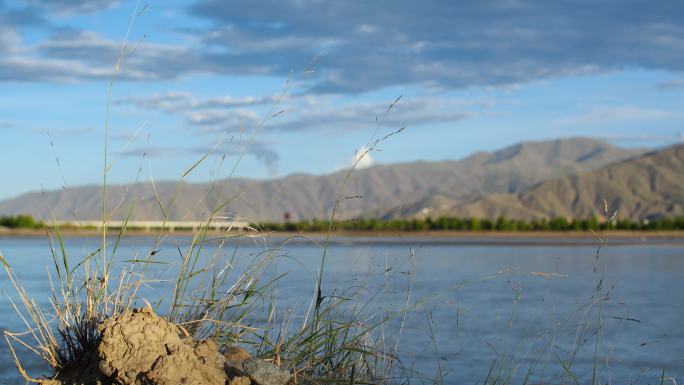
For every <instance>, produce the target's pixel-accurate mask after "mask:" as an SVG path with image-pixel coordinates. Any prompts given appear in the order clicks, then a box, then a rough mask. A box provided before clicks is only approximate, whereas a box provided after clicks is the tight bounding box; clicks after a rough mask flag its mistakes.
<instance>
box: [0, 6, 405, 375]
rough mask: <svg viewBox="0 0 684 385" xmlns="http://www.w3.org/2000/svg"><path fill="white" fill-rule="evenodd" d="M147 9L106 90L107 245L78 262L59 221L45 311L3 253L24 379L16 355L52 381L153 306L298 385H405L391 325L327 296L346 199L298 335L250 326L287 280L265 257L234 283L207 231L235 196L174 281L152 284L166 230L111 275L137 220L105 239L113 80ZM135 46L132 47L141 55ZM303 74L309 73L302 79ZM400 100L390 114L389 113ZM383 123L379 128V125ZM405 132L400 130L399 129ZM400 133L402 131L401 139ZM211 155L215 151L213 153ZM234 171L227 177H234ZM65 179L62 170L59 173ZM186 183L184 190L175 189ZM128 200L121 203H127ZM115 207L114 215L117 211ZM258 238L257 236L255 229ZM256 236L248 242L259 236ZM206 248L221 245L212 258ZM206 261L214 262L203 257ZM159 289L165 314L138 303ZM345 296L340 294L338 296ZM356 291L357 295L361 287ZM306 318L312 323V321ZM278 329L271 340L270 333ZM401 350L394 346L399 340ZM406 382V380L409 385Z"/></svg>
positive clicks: (199, 235) (184, 257)
mask: <svg viewBox="0 0 684 385" xmlns="http://www.w3.org/2000/svg"><path fill="white" fill-rule="evenodd" d="M144 10H145V7H143V8H142V9H141V10H138V9H136V10H135V12H134V15H133V17H132V19H131V23H130V25H129V28H128V32H127V34H126V39H125V40H124V44H123V46H122V49H121V52H120V55H119V58H118V60H117V63H116V65H115V70H114V74H113V75H112V78H111V81H110V84H109V89H108V92H107V107H106V112H105V124H104V152H103V158H104V166H103V185H102V226H101V228H102V237H101V243H100V246H99V248H98V249H97V250H94V251H92V252H90V253H88V254H87V255H85V256H83V257H82V258H80V259H78V260H77V261H76V262H75V263H74V262H73V261H72V260H73V258H72V256H71V255H69V254H68V251H67V248H66V246H65V242H64V238H63V236H62V234H61V230H60V227H59V226H58V225H57V223H56V220H54V218H53V223H52V224H51V225H50V224H49V223H48V226H46V235H47V238H48V239H49V242H50V252H51V255H52V261H53V269H52V272H48V278H49V280H50V283H51V294H50V298H49V305H48V306H41V305H40V304H39V302H38V301H36V300H35V299H33V298H32V297H31V296H30V295H29V294H28V293H27V292H26V291H25V290H24V289H23V286H22V284H21V282H20V280H19V279H18V277H17V276H16V274H15V273H14V271H13V270H12V268H11V266H10V265H9V264H8V263H7V261H6V260H5V259H4V258H3V257H2V255H0V262H1V263H2V264H3V265H4V267H5V269H6V271H7V274H8V276H9V277H10V280H11V282H12V284H13V285H14V287H15V289H16V291H17V294H18V295H17V297H18V303H15V302H12V306H13V307H14V310H15V311H16V313H17V315H18V317H19V318H20V319H21V320H22V322H23V324H24V326H25V327H26V330H25V331H24V332H18V333H17V332H9V331H5V338H6V340H7V343H8V346H9V347H10V349H11V352H12V354H13V357H14V361H15V365H16V366H17V368H18V370H19V372H20V373H21V375H22V376H23V377H24V378H25V379H26V380H27V381H30V382H39V381H40V379H38V378H34V377H32V376H31V374H30V373H28V372H27V371H26V369H25V368H24V366H23V365H22V362H21V360H20V359H19V356H18V354H17V347H18V346H21V347H22V348H24V349H28V350H29V351H30V352H31V353H33V354H34V355H35V356H37V358H39V359H41V360H42V361H44V362H45V363H47V364H48V365H49V366H50V367H51V368H52V369H53V370H54V372H55V373H60V372H62V371H65V370H68V369H70V368H73V367H78V365H79V364H80V363H81V361H82V360H83V359H84V356H85V355H86V354H88V353H90V352H92V351H94V349H96V347H97V344H98V343H99V341H100V334H99V331H98V325H99V324H100V323H101V322H102V321H103V320H104V319H107V318H109V317H113V316H116V315H118V314H121V313H123V312H124V311H127V310H129V309H131V308H133V307H138V306H141V305H142V304H147V305H149V306H152V307H153V308H155V309H157V310H158V311H160V312H161V313H162V315H163V316H164V317H166V319H168V320H169V321H171V322H174V323H176V324H178V325H181V326H183V328H184V329H185V330H187V331H188V333H189V334H190V335H192V336H193V337H195V338H213V339H215V340H217V341H219V342H220V343H222V344H224V345H233V344H247V345H249V346H252V347H253V351H254V353H255V354H256V355H258V356H259V357H262V358H266V359H271V360H273V361H274V362H275V363H276V364H278V365H282V366H284V367H286V368H288V369H289V370H291V371H292V373H293V374H294V382H295V383H303V384H304V383H339V382H344V383H349V384H359V383H373V384H381V383H383V384H384V383H399V382H402V381H401V378H402V377H401V365H400V362H399V360H398V358H397V356H396V353H395V351H396V347H397V344H386V343H384V339H382V338H380V339H378V331H379V327H380V326H381V325H382V324H383V323H385V322H386V321H387V319H388V318H389V317H388V315H377V314H375V315H366V313H365V307H364V306H356V307H354V308H353V310H352V311H351V312H349V311H347V310H344V311H343V310H342V309H341V308H342V306H340V305H341V304H343V303H346V302H348V300H346V299H342V298H350V297H353V295H352V294H353V293H350V292H347V291H346V290H341V291H338V293H340V294H338V295H333V294H330V295H328V296H324V295H323V292H324V288H323V277H324V274H323V271H324V268H325V265H326V258H327V255H328V244H329V241H330V234H331V233H332V231H333V230H334V223H335V220H336V213H337V212H338V210H339V208H340V204H341V203H342V202H343V201H344V197H340V199H338V200H337V202H336V203H335V206H334V207H333V209H332V215H331V221H330V228H329V229H328V236H327V237H326V239H325V242H324V247H323V254H322V258H321V263H320V269H319V274H318V279H317V281H316V295H315V298H313V300H312V304H313V316H312V317H311V320H310V321H305V322H304V323H303V325H301V327H298V328H296V329H294V330H293V329H291V328H290V327H291V326H292V323H291V322H288V321H283V322H279V320H280V318H279V317H278V316H276V315H275V314H273V313H272V314H270V316H269V319H268V323H267V325H265V326H260V327H256V326H253V325H252V322H253V321H252V320H251V318H253V317H254V315H255V313H256V312H257V311H258V306H259V305H260V304H261V305H263V304H264V303H265V301H266V300H265V299H266V298H267V291H268V290H269V288H270V287H271V286H272V285H273V284H274V283H275V282H276V281H277V280H278V279H280V278H282V276H277V277H274V278H270V279H267V278H265V273H266V272H267V271H268V269H269V268H270V266H272V263H273V261H274V259H275V257H276V256H275V253H274V252H272V251H270V250H268V249H267V250H265V251H264V252H263V253H261V254H260V255H258V256H257V258H255V259H254V260H253V261H252V263H250V264H249V265H248V266H247V267H246V268H245V269H244V270H243V271H241V272H237V277H232V274H231V273H233V272H235V271H234V266H235V265H236V263H235V260H234V258H235V257H236V256H235V255H233V259H230V260H228V261H225V260H223V259H222V258H221V255H222V250H223V249H224V247H225V246H226V245H227V244H229V243H230V242H231V240H232V237H233V236H234V235H232V234H229V233H222V234H219V236H218V237H213V238H212V237H209V230H208V226H209V224H210V223H211V222H212V221H214V220H216V219H217V218H218V217H220V216H221V215H222V211H223V210H225V208H226V206H227V205H228V204H229V203H230V202H231V200H232V199H234V198H235V196H233V197H229V198H227V199H225V201H224V202H223V203H221V204H219V205H217V206H216V207H215V209H214V210H213V211H212V212H211V213H209V214H208V216H207V219H206V220H205V221H204V225H203V226H201V227H200V229H199V230H198V231H197V232H196V233H195V234H194V236H193V237H192V240H191V242H190V245H189V246H188V248H187V249H186V250H185V251H181V250H180V248H179V249H178V251H179V254H180V257H181V258H180V265H179V267H178V270H177V272H176V274H175V278H174V279H173V280H171V281H160V280H155V279H151V278H150V277H149V276H148V268H149V266H150V265H151V264H154V263H158V262H157V261H155V259H154V255H155V254H156V250H158V249H159V248H160V245H161V244H162V243H163V242H164V241H165V240H166V238H167V234H166V233H165V232H164V229H163V226H162V229H161V230H160V231H159V233H158V234H157V236H156V238H155V240H154V241H153V243H152V245H150V246H151V247H150V252H149V253H148V254H147V255H146V256H144V257H143V258H137V259H128V260H127V261H126V262H124V264H123V265H122V269H121V271H120V273H115V271H116V270H115V269H114V266H115V262H117V258H118V252H119V248H120V246H121V243H122V242H123V240H124V234H125V231H126V223H127V222H128V220H129V219H130V218H131V215H132V213H133V212H134V206H133V205H132V204H131V205H130V206H129V207H127V208H126V212H125V214H124V217H125V220H124V225H123V226H122V227H121V228H120V229H119V232H118V234H117V235H116V236H115V237H114V238H113V239H110V238H108V231H107V224H108V221H109V218H111V217H112V216H113V213H110V212H109V208H108V207H107V178H108V174H109V171H110V169H111V167H112V165H113V164H112V163H110V160H109V158H108V136H109V114H110V104H111V98H112V91H113V86H114V83H115V79H116V77H117V74H118V73H119V71H120V70H121V67H122V65H123V63H124V59H125V58H126V56H127V55H128V54H129V53H130V52H131V51H132V50H131V49H129V47H128V46H127V44H126V41H127V39H128V34H129V33H130V31H131V29H132V27H133V25H134V22H135V20H136V18H137V17H139V16H140V15H142V13H143V11H144ZM135 48H136V47H134V49H135ZM304 72H305V73H306V72H307V70H305V71H304ZM289 84H290V82H289V79H288V82H287V83H286V86H285V88H284V91H283V94H281V96H280V97H279V98H277V100H276V101H275V102H274V103H273V106H272V108H271V110H270V111H269V112H268V113H267V114H266V116H265V117H264V119H263V121H262V122H261V124H260V125H259V126H258V127H257V128H256V129H255V131H254V134H253V135H252V136H251V137H250V138H249V141H248V146H249V144H251V143H252V142H253V140H254V137H255V135H256V134H257V133H258V132H259V131H260V130H261V128H262V127H263V126H264V124H265V123H266V122H267V121H268V120H269V119H271V118H273V117H275V116H277V115H279V114H280V112H276V109H275V108H276V106H277V104H278V103H279V101H280V99H281V98H282V97H283V95H284V94H285V92H287V90H288V87H289ZM398 101H399V100H398V99H397V100H396V101H395V102H394V103H392V105H390V107H389V108H388V110H387V111H386V113H385V115H386V114H387V113H389V111H390V110H391V109H392V107H393V106H394V104H396V102H398ZM383 121H384V116H383V117H382V119H380V121H379V123H378V128H379V127H380V126H381V125H382V122H383ZM378 128H376V131H375V132H374V133H373V137H372V138H371V141H370V142H369V145H368V146H366V147H364V153H363V154H362V155H361V156H358V157H357V163H356V164H358V162H359V161H360V160H361V159H362V158H363V157H364V156H366V154H367V153H368V152H370V151H371V150H372V149H373V148H374V147H375V146H376V145H377V144H378V143H379V142H380V141H382V140H384V139H386V138H387V137H389V136H391V135H393V134H394V133H396V132H394V133H392V134H389V135H387V136H384V137H382V138H380V139H375V135H376V133H377V130H378ZM399 131H401V130H399ZM397 132H398V131H397ZM246 151H247V147H246V148H245V149H244V150H243V152H242V154H241V155H240V156H239V157H238V159H237V161H236V164H235V167H236V166H237V164H238V163H239V162H240V160H241V159H242V157H243V156H244V154H245V153H246ZM210 152H211V151H210ZM210 152H209V153H207V154H205V155H204V156H202V157H201V158H200V159H199V160H198V161H197V162H195V163H194V164H193V165H192V166H191V167H189V168H188V170H186V171H185V172H184V173H183V174H182V175H181V178H180V182H182V181H183V180H184V179H185V177H186V176H187V175H189V174H190V173H191V172H192V171H193V170H195V169H196V168H197V167H198V166H199V165H200V164H201V163H202V162H203V161H204V160H205V159H207V157H208V156H209V155H210ZM356 164H354V165H353V166H352V167H351V169H350V170H349V172H348V173H347V174H346V176H345V179H344V180H343V181H342V182H341V183H340V186H339V192H340V194H341V193H342V191H343V187H344V185H345V184H346V181H347V180H348V179H349V177H350V176H351V173H352V171H353V170H354V169H355V167H356ZM235 167H233V169H232V170H231V173H230V175H231V176H232V174H233V172H234V170H235ZM60 171H61V169H60ZM179 185H180V183H179ZM152 186H153V190H154V193H155V199H156V200H157V203H158V206H159V210H160V212H161V214H162V217H163V220H164V222H166V221H168V220H169V215H170V214H169V213H170V212H171V208H172V206H173V204H174V201H175V197H176V195H177V193H178V190H176V193H174V194H173V196H172V197H171V199H170V201H169V202H166V203H164V202H163V201H162V199H161V198H160V196H159V195H158V194H157V192H156V188H154V183H153V184H152ZM122 202H123V201H122ZM120 208H121V207H120V206H117V207H115V210H118V209H120ZM252 230H253V229H252ZM256 235H258V234H257V232H256V231H252V232H251V233H249V234H246V235H243V236H256ZM209 245H215V248H214V249H213V250H211V251H210V250H208V248H209V247H210V246H209ZM207 253H209V255H210V256H209V258H208V260H206V261H205V259H204V256H206V255H207ZM155 284H157V285H158V284H161V285H166V284H170V285H171V286H172V287H171V295H170V298H169V301H168V303H167V304H166V305H167V309H166V310H165V311H163V312H162V311H161V305H162V304H163V301H162V300H160V301H158V302H156V303H155V304H150V303H149V302H148V301H147V300H146V299H145V298H141V297H140V290H141V288H143V287H148V286H154V285H155ZM338 290H339V289H338ZM357 290H358V288H357ZM306 318H307V319H308V316H307V317H306ZM275 330H278V333H277V336H276V337H275V338H273V336H274V331H275ZM397 343H398V341H397ZM404 382H405V381H404Z"/></svg>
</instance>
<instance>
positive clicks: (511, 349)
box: [0, 236, 684, 384]
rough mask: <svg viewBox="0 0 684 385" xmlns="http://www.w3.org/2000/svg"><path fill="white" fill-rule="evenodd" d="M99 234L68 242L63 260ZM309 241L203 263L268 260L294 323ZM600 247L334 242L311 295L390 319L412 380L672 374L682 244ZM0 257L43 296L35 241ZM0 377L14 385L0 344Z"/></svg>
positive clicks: (0, 244) (310, 265) (236, 250)
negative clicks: (317, 287) (319, 284)
mask: <svg viewBox="0 0 684 385" xmlns="http://www.w3.org/2000/svg"><path fill="white" fill-rule="evenodd" d="M100 241H101V240H100V239H98V238H95V237H93V238H88V237H70V238H66V240H65V249H66V251H67V254H68V259H70V260H71V261H72V266H73V263H75V261H78V260H79V259H81V258H83V256H85V255H88V254H89V253H90V252H92V251H94V250H96V249H97V248H98V247H99V243H100ZM190 242H191V238H189V237H174V238H167V239H164V240H163V241H162V243H161V244H160V245H159V246H158V247H157V248H155V250H158V251H156V253H155V255H154V260H155V261H157V262H163V263H159V264H154V265H150V266H151V267H150V271H149V272H148V274H149V276H151V277H158V278H160V279H164V278H169V277H171V276H172V275H173V273H174V272H175V271H176V269H177V268H178V262H179V260H180V258H179V250H180V252H181V253H182V252H183V251H184V250H187V247H188V245H189V244H190ZM321 242H322V239H302V238H295V239H284V238H278V237H273V238H267V239H244V238H239V239H237V238H236V239H229V240H227V241H226V242H225V243H224V244H223V245H222V248H220V249H218V248H217V246H216V245H217V244H218V242H210V243H208V244H207V245H206V246H205V248H204V251H203V254H202V258H203V260H205V261H206V260H207V258H209V257H210V255H212V254H213V253H217V255H218V256H219V257H220V258H219V261H220V262H218V263H217V267H222V266H223V267H225V266H227V264H226V263H227V262H225V261H227V260H232V261H233V262H234V263H233V264H232V265H231V266H233V268H234V269H236V271H235V272H234V274H238V273H239V270H240V269H241V268H243V267H244V266H246V265H248V264H249V263H250V262H251V261H253V260H254V259H255V258H264V257H268V258H272V260H273V261H274V262H273V264H272V265H271V266H272V267H271V268H270V269H269V270H268V275H269V276H271V277H277V276H280V275H281V274H283V273H284V276H283V277H282V278H280V279H278V280H277V281H276V283H275V284H274V286H273V288H272V289H271V291H270V292H269V293H270V294H271V296H270V297H269V300H268V301H272V302H273V303H274V304H275V311H276V314H290V315H294V317H295V319H301V318H296V317H297V316H303V315H305V314H306V312H307V309H308V307H309V304H310V303H311V299H312V296H313V292H314V287H315V280H316V275H317V272H318V269H319V266H320V263H321V256H322V255H323V249H322V247H321ZM153 243H154V239H153V238H149V237H130V238H126V239H124V241H123V243H122V244H121V245H120V246H119V248H118V250H117V253H116V256H117V262H116V263H115V265H116V266H117V268H121V267H123V266H125V265H126V264H127V263H126V262H123V261H125V260H128V259H140V258H144V257H145V256H146V255H148V254H149V252H150V250H151V247H152V245H153ZM599 244H600V243H599V242H598V241H597V240H596V239H593V238H591V237H589V238H582V239H576V238H560V237H559V238H541V239H531V238H435V237H432V238H418V237H417V238H410V237H409V238H406V237H399V236H396V237H389V236H388V237H382V238H380V237H376V238H370V237H369V238H361V237H360V238H352V237H335V238H333V240H332V242H331V243H330V245H329V247H328V251H327V257H326V258H327V259H326V263H325V265H324V271H323V277H324V278H323V286H322V294H323V295H325V296H331V295H333V296H339V297H345V296H347V297H348V296H352V295H358V297H354V298H350V301H347V303H348V304H351V303H354V304H359V303H362V304H365V305H366V307H365V308H364V312H365V314H367V317H368V318H367V321H368V322H372V321H373V320H374V319H378V317H380V316H382V315H386V314H389V315H391V316H392V321H391V322H388V323H387V324H386V326H385V328H384V329H383V330H382V332H383V335H384V336H385V338H386V339H387V340H388V341H389V340H392V338H396V336H397V335H398V331H399V330H401V334H400V341H399V345H398V346H399V352H398V353H399V357H400V359H401V361H402V364H403V365H404V366H405V367H407V368H410V369H412V370H415V371H416V372H417V373H420V374H416V375H415V377H414V379H413V380H412V381H411V382H412V383H420V382H421V381H422V380H421V376H424V377H426V378H436V379H438V381H441V382H443V383H445V384H478V383H483V382H485V380H487V376H488V375H489V379H488V381H489V382H491V381H492V380H493V379H494V378H497V377H499V378H506V377H509V376H510V379H511V381H510V383H512V384H517V383H524V382H525V379H526V378H527V379H528V380H527V383H530V384H532V383H534V384H540V383H544V384H559V383H574V382H575V381H576V382H577V383H580V384H591V383H593V382H594V381H596V382H595V383H601V384H606V383H611V384H630V383H634V384H660V383H661V381H662V383H665V384H674V383H677V384H682V383H684V328H683V327H682V326H683V325H684V322H683V321H684V240H682V239H662V238H641V239H621V238H616V239H608V240H607V242H606V244H605V245H604V247H602V248H601V249H600V252H599V253H598V255H597V249H598V246H599ZM111 249H112V245H110V247H109V250H111ZM0 252H1V253H2V255H4V257H5V258H6V259H7V260H8V261H9V263H10V264H11V265H12V268H13V269H14V271H15V272H16V274H17V275H18V276H19V277H20V279H21V281H22V284H23V286H24V287H25V289H26V291H27V292H28V293H29V295H30V296H32V297H33V298H36V300H37V301H38V302H40V303H42V304H44V305H47V304H48V302H47V300H48V295H49V292H50V282H49V280H48V279H47V271H52V270H53V269H54V267H53V263H52V257H51V253H50V247H49V243H48V241H47V239H45V238H40V237H4V238H0ZM53 277H54V274H53ZM599 285H600V286H599ZM169 287H170V286H169V284H167V283H160V284H158V285H156V286H155V285H154V284H152V285H151V287H150V288H146V289H145V290H144V291H143V292H142V293H141V295H142V296H144V297H145V299H147V300H149V302H150V303H154V302H156V301H157V300H158V299H159V298H162V297H165V298H168V289H169ZM359 287H362V288H363V289H362V290H355V291H353V290H350V291H344V289H345V288H359ZM597 287H600V288H601V289H600V290H598V291H597ZM353 293H357V294H353ZM0 294H1V298H0V330H10V331H21V330H24V328H23V325H22V323H21V322H20V320H19V318H18V317H17V316H16V315H15V313H14V311H13V310H12V308H11V305H10V302H9V298H16V296H15V291H14V289H13V287H12V285H11V283H10V282H9V280H8V278H7V275H6V274H4V273H3V274H2V275H1V276H0ZM345 298H346V297H345ZM140 304H142V302H140ZM266 308H267V306H266V305H265V306H264V309H266ZM403 309H407V312H406V317H405V322H401V321H402V319H404V312H403ZM254 322H255V323H258V322H259V320H258V319H255V320H254ZM402 324H403V326H402ZM597 332H598V334H597ZM597 337H598V338H597ZM388 345H391V346H394V344H393V343H392V344H388ZM22 359H23V360H24V362H26V363H27V366H28V367H29V368H30V369H31V371H32V373H33V374H34V375H37V374H40V373H44V371H45V369H44V368H43V367H42V366H41V365H40V362H39V361H37V360H35V359H34V358H32V356H30V355H26V354H24V353H22ZM675 381H676V382H675ZM3 383H6V384H15V383H22V381H21V380H20V376H19V375H18V372H17V370H16V369H15V367H14V365H13V364H12V360H11V355H10V351H9V348H8V347H7V344H6V342H5V341H4V339H3V340H2V341H0V384H3Z"/></svg>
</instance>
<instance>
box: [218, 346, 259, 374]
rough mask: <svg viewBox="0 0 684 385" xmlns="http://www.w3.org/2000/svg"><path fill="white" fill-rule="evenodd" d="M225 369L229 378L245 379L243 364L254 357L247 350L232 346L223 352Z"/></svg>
mask: <svg viewBox="0 0 684 385" xmlns="http://www.w3.org/2000/svg"><path fill="white" fill-rule="evenodd" d="M223 358H224V363H223V368H224V370H225V371H226V374H227V375H228V377H245V376H247V374H245V372H244V370H242V363H243V362H244V361H245V360H248V359H250V358H252V355H251V354H249V352H248V351H247V350H246V349H243V348H239V347H237V346H231V347H228V348H226V349H225V350H224V352H223Z"/></svg>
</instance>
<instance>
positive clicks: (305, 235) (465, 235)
mask: <svg viewBox="0 0 684 385" xmlns="http://www.w3.org/2000/svg"><path fill="white" fill-rule="evenodd" d="M46 234H47V230H46V229H25V228H24V229H9V228H0V237H45V236H46ZM118 234H119V230H118V229H115V230H109V231H107V235H108V236H117V235H118ZM125 234H126V236H128V237H150V236H158V235H159V234H160V231H159V230H139V229H131V230H128V229H127V230H126V232H125ZM162 234H163V235H170V236H181V237H183V236H194V235H196V232H194V231H192V230H175V231H172V232H169V231H164V232H163V233H162ZM207 234H208V238H212V237H214V236H219V235H225V234H228V235H229V236H235V237H244V236H249V237H253V236H264V237H269V238H277V239H292V240H293V241H295V240H297V239H301V240H317V241H322V240H324V239H325V238H326V237H327V235H328V234H327V233H326V232H319V231H300V232H292V231H264V232H259V233H254V232H248V231H231V232H228V233H226V232H219V231H215V230H210V231H208V232H207ZM60 235H61V236H63V237H81V238H83V237H101V236H102V231H100V230H96V229H75V228H60ZM598 237H600V238H601V239H604V240H606V239H608V240H611V241H613V242H619V243H633V244H639V243H643V242H649V243H652V242H653V241H663V242H665V241H674V242H677V243H679V242H684V231H681V230H673V231H626V230H612V231H600V232H597V233H596V234H594V233H592V232H591V231H448V230H447V231H435V230H432V231H387V230H385V231H334V232H333V233H332V234H331V238H332V241H336V239H338V238H341V239H343V240H344V241H350V240H353V241H354V242H357V243H364V240H365V241H369V242H378V241H383V240H387V241H391V242H393V243H396V242H401V241H402V240H403V241H411V242H412V243H413V242H414V241H416V240H421V239H424V240H429V241H430V242H434V243H442V242H445V243H460V244H468V243H473V244H492V243H493V244H528V243H529V244H539V243H540V244H553V245H562V244H566V243H571V244H576V243H584V242H590V243H596V242H600V239H599V238H598Z"/></svg>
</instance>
